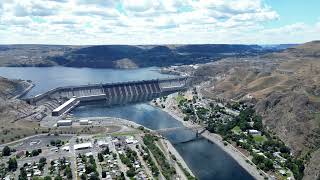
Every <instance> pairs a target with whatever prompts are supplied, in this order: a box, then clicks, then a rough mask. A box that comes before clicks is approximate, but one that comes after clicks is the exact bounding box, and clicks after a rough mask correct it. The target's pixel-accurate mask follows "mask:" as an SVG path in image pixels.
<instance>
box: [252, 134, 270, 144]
mask: <svg viewBox="0 0 320 180" xmlns="http://www.w3.org/2000/svg"><path fill="white" fill-rule="evenodd" d="M253 139H254V141H255V142H256V143H263V142H265V141H266V140H267V138H266V137H265V136H260V135H255V136H253Z"/></svg>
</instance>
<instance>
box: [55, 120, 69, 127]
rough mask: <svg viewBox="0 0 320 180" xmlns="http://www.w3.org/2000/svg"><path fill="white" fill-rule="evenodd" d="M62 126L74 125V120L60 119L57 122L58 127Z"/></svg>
mask: <svg viewBox="0 0 320 180" xmlns="http://www.w3.org/2000/svg"><path fill="white" fill-rule="evenodd" d="M61 126H72V120H59V121H58V122H57V127H61Z"/></svg>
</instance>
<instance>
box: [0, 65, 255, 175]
mask: <svg viewBox="0 0 320 180" xmlns="http://www.w3.org/2000/svg"><path fill="white" fill-rule="evenodd" d="M0 76H3V77H7V78H13V79H24V80H32V81H33V82H34V83H35V84H36V86H35V87H34V88H33V89H32V90H31V91H30V92H29V93H28V94H27V96H34V95H37V94H39V93H43V92H45V91H47V90H49V89H52V88H55V87H59V86H67V85H83V84H88V83H91V84H93V83H106V82H117V81H131V80H143V79H156V78H165V77H168V75H164V74H160V73H159V72H158V71H157V68H140V69H135V70H114V69H91V68H67V67H49V68H38V67H27V68H25V67H24V68H11V67H10V68H7V67H0ZM72 113H73V114H74V116H76V117H93V116H95V117H99V116H100V117H103V116H113V117H120V118H124V119H128V120H130V121H134V122H136V123H138V124H141V125H143V126H146V127H148V128H150V129H161V128H168V127H179V126H183V125H182V124H181V123H180V122H179V121H177V120H176V119H174V118H173V117H172V116H170V115H169V114H167V113H166V112H164V111H162V110H160V109H158V108H155V107H153V106H151V105H148V104H146V103H139V104H129V105H125V106H115V107H112V108H108V107H107V106H105V105H104V104H96V105H86V106H81V107H78V108H76V109H74V110H73V111H72ZM164 136H165V137H166V138H168V140H169V141H170V142H171V143H172V144H174V146H175V148H176V149H177V151H178V152H179V153H180V154H181V156H182V157H183V159H184V160H185V161H186V163H187V164H188V166H189V167H190V169H191V170H192V172H193V173H194V174H195V175H196V176H197V178H198V179H201V180H211V179H222V180H225V179H253V178H252V177H251V176H250V175H249V174H248V173H247V171H245V170H244V169H243V168H242V167H241V166H240V165H239V164H238V163H237V162H236V161H235V160H234V159H232V158H231V157H230V156H229V155H228V154H227V153H225V152H224V151H223V150H222V149H221V148H220V147H218V146H217V145H215V144H214V143H211V142H210V141H208V140H206V139H204V138H203V137H200V138H195V133H194V132H192V131H190V130H177V131H174V132H167V133H166V134H164ZM190 140H191V141H190Z"/></svg>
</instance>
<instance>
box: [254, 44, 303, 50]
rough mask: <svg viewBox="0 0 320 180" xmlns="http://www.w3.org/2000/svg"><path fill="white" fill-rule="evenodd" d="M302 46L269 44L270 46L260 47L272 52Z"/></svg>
mask: <svg viewBox="0 0 320 180" xmlns="http://www.w3.org/2000/svg"><path fill="white" fill-rule="evenodd" d="M299 45H300V44H268V45H260V46H261V47H262V48H264V49H271V50H285V49H288V48H293V47H295V46H299Z"/></svg>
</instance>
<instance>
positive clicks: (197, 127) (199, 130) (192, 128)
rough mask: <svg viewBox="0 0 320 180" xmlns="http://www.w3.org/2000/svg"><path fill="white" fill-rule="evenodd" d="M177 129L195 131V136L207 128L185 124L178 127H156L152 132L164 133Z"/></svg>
mask: <svg viewBox="0 0 320 180" xmlns="http://www.w3.org/2000/svg"><path fill="white" fill-rule="evenodd" d="M179 130H191V131H193V132H195V133H196V137H198V136H199V135H201V134H202V133H204V132H205V131H206V130H207V129H206V128H204V127H201V126H194V127H186V126H179V127H172V128H163V129H157V130H153V132H156V133H159V134H164V133H168V132H174V131H179Z"/></svg>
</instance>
